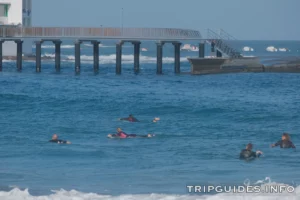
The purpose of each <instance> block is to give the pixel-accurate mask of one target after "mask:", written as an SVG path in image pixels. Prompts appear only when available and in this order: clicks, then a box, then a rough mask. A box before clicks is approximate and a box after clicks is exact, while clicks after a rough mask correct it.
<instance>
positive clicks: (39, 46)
mask: <svg viewBox="0 0 300 200" xmlns="http://www.w3.org/2000/svg"><path fill="white" fill-rule="evenodd" d="M42 43H43V42H42V41H36V42H35V49H36V50H35V52H36V53H35V54H36V55H35V62H36V70H35V71H36V72H38V73H39V72H41V68H42V67H41V66H42V59H41V56H42Z"/></svg>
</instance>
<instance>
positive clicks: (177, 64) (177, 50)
mask: <svg viewBox="0 0 300 200" xmlns="http://www.w3.org/2000/svg"><path fill="white" fill-rule="evenodd" d="M173 45H174V52H175V55H174V65H175V66H174V71H175V74H179V73H180V46H181V43H180V42H173Z"/></svg>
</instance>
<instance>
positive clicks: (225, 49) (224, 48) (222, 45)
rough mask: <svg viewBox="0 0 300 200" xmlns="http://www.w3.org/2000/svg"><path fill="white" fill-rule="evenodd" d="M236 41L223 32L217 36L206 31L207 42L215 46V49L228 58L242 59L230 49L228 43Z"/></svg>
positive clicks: (235, 51) (234, 50) (239, 54)
mask: <svg viewBox="0 0 300 200" xmlns="http://www.w3.org/2000/svg"><path fill="white" fill-rule="evenodd" d="M230 40H236V39H235V38H234V37H233V36H231V35H230V34H228V33H227V32H225V31H224V30H222V29H221V30H220V33H219V34H217V33H216V32H214V31H212V30H210V29H208V30H207V40H206V41H207V42H208V43H210V44H211V45H212V44H215V48H217V49H218V50H219V51H220V52H222V53H224V54H226V55H227V56H229V57H230V58H241V57H243V56H242V55H241V53H240V52H239V51H237V50H236V49H234V48H232V47H231V46H230V45H229V44H228V41H230Z"/></svg>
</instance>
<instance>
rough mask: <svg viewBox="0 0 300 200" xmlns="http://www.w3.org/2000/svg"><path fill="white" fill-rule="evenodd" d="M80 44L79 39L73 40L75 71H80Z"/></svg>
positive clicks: (77, 72)
mask: <svg viewBox="0 0 300 200" xmlns="http://www.w3.org/2000/svg"><path fill="white" fill-rule="evenodd" d="M80 44H81V41H79V40H76V41H75V73H76V74H79V73H80Z"/></svg>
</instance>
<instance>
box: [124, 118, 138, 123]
mask: <svg viewBox="0 0 300 200" xmlns="http://www.w3.org/2000/svg"><path fill="white" fill-rule="evenodd" d="M121 120H125V121H129V122H139V120H137V119H136V118H134V117H127V118H121Z"/></svg>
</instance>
